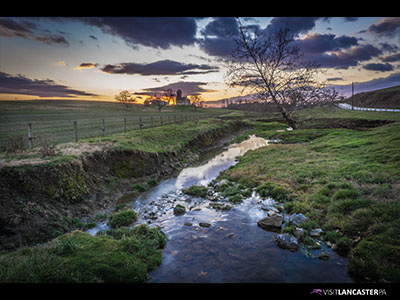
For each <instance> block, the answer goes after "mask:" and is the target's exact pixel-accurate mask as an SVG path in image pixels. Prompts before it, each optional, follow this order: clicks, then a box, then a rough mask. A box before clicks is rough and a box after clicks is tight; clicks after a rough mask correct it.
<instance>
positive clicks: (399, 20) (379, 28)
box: [368, 17, 400, 36]
mask: <svg viewBox="0 0 400 300" xmlns="http://www.w3.org/2000/svg"><path fill="white" fill-rule="evenodd" d="M399 29H400V17H391V18H384V19H381V20H380V21H379V22H378V23H376V24H372V25H371V26H369V27H368V31H369V32H373V33H375V34H378V35H387V36H391V35H393V34H395V33H396V32H397V33H399V32H400V30H399Z"/></svg>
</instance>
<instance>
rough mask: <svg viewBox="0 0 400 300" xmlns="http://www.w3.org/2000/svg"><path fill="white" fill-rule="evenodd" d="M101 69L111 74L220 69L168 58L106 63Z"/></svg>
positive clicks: (203, 71) (156, 73) (191, 71)
mask: <svg viewBox="0 0 400 300" xmlns="http://www.w3.org/2000/svg"><path fill="white" fill-rule="evenodd" d="M101 70H102V71H103V72H105V73H109V74H140V75H195V74H206V73H210V72H217V71H218V70H219V69H218V68H217V67H214V66H210V65H205V64H202V65H197V64H185V63H180V62H177V61H173V60H168V59H166V60H160V61H156V62H153V63H149V64H139V63H121V64H118V65H106V66H104V67H103V68H102V69H101Z"/></svg>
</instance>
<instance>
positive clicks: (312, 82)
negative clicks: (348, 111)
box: [226, 19, 326, 129]
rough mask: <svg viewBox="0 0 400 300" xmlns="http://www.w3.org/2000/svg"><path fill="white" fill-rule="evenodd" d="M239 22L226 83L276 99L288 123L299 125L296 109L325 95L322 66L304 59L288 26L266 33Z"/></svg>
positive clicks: (274, 101)
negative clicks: (320, 75)
mask: <svg viewBox="0 0 400 300" xmlns="http://www.w3.org/2000/svg"><path fill="white" fill-rule="evenodd" d="M238 23H239V36H238V37H234V41H235V44H236V49H235V51H234V52H233V53H232V58H233V59H232V60H231V61H230V62H228V72H227V74H226V78H227V83H228V85H229V86H231V87H241V88H242V92H243V91H244V90H245V89H247V90H250V91H251V92H252V93H253V94H256V96H257V98H258V99H260V100H262V101H264V102H270V101H272V102H273V103H275V105H276V107H277V109H278V111H279V112H280V113H281V114H282V117H283V118H284V119H285V121H286V122H287V124H288V125H289V126H291V127H292V128H293V129H296V128H297V125H296V123H297V122H296V119H295V117H294V116H293V112H294V111H295V110H296V109H297V108H299V107H303V106H304V105H306V104H307V103H308V104H309V103H314V104H316V103H318V102H320V101H326V99H324V97H323V96H324V94H325V92H324V89H325V87H324V85H323V84H321V83H319V82H318V80H317V79H316V75H317V73H318V72H319V68H318V67H319V66H318V65H317V64H315V63H313V62H308V61H305V60H304V59H303V54H302V53H301V52H300V50H299V48H298V47H297V46H296V45H295V43H294V36H293V35H291V34H290V32H289V29H287V28H282V29H280V30H279V31H277V32H274V33H271V34H267V33H265V32H264V33H262V32H260V31H257V32H255V31H253V30H251V28H250V27H246V26H243V25H242V23H241V21H240V20H239V19H238Z"/></svg>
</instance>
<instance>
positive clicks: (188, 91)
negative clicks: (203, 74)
mask: <svg viewBox="0 0 400 300" xmlns="http://www.w3.org/2000/svg"><path fill="white" fill-rule="evenodd" d="M207 84H208V83H206V82H196V81H179V82H174V83H170V84H167V85H164V86H160V87H155V88H146V89H143V92H138V93H137V94H140V95H149V96H153V95H154V94H156V93H160V92H162V91H165V90H167V89H171V90H173V91H176V90H178V89H180V90H182V94H183V95H184V96H187V95H200V94H201V93H204V92H215V91H214V90H210V89H205V88H203V86H206V85H207Z"/></svg>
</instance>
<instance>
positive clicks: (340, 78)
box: [327, 77, 343, 81]
mask: <svg viewBox="0 0 400 300" xmlns="http://www.w3.org/2000/svg"><path fill="white" fill-rule="evenodd" d="M327 80H328V81H343V78H342V77H331V78H327Z"/></svg>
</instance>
